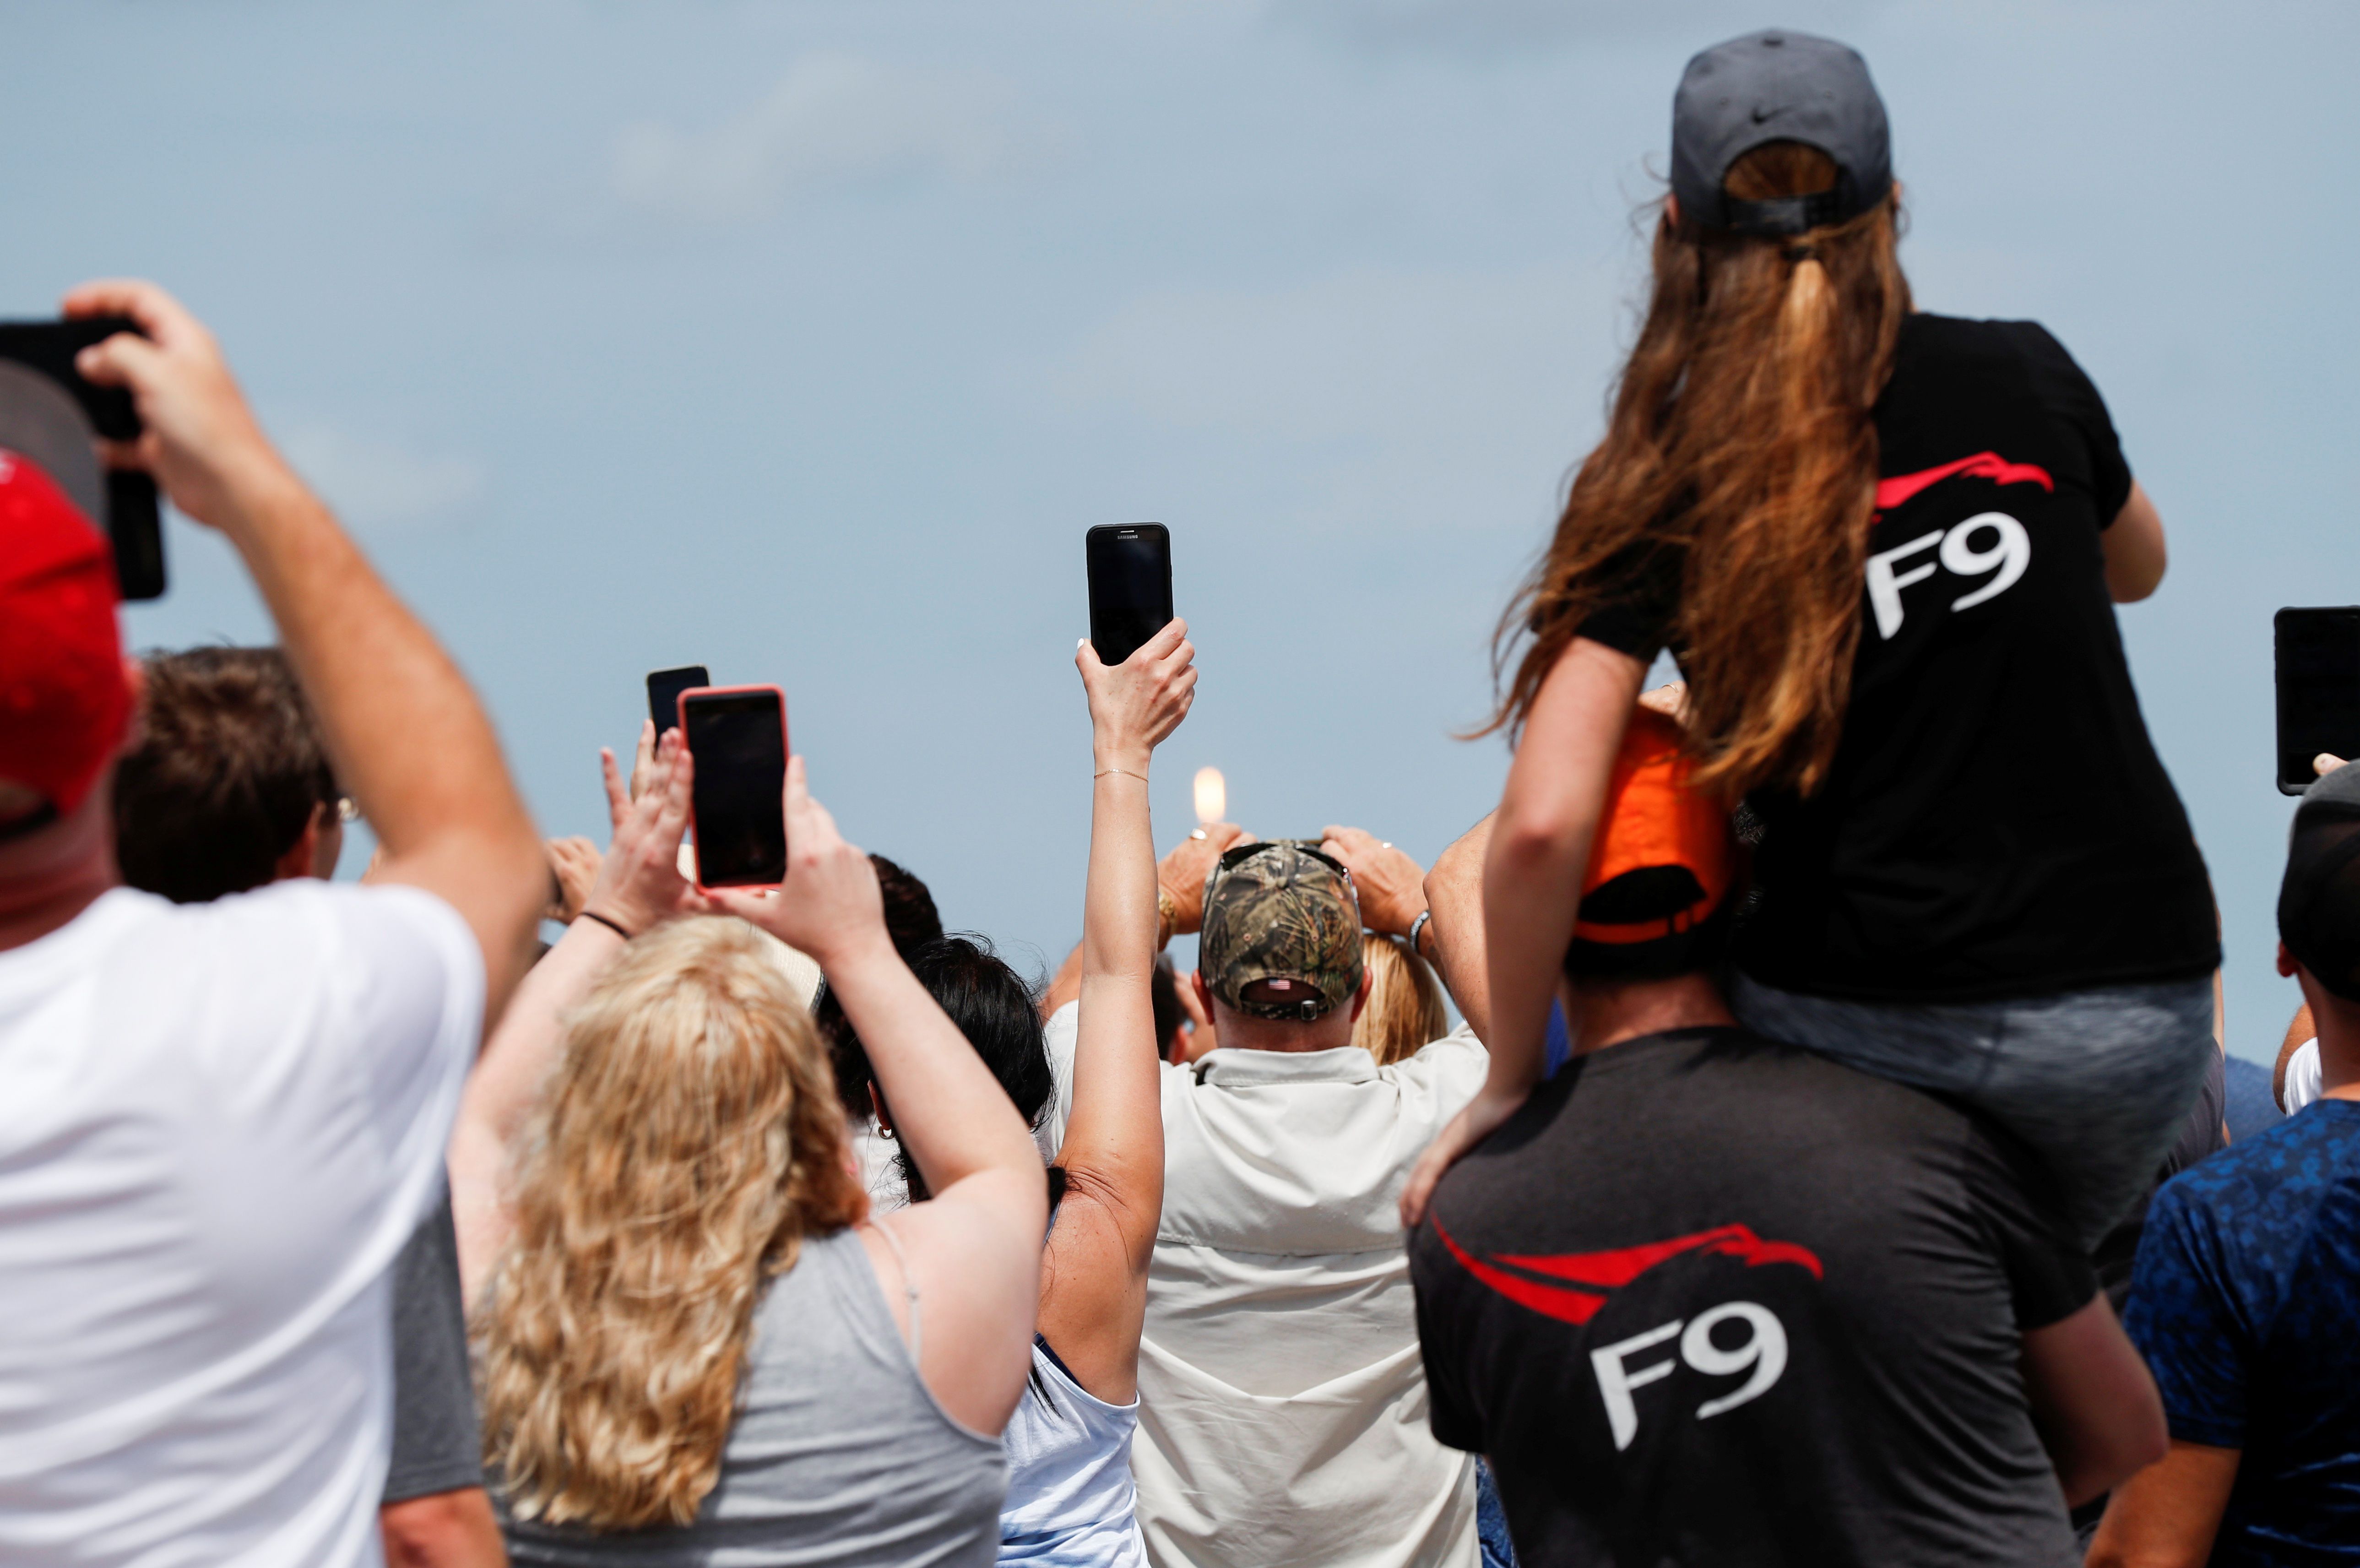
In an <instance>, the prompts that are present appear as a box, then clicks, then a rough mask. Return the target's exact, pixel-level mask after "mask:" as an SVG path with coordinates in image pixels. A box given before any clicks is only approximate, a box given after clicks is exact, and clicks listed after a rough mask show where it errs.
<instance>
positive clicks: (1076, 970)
mask: <svg viewBox="0 0 2360 1568" xmlns="http://www.w3.org/2000/svg"><path fill="white" fill-rule="evenodd" d="M1252 837H1253V835H1252V834H1251V833H1248V832H1246V830H1245V829H1243V828H1241V827H1240V826H1238V824H1237V823H1235V822H1207V824H1206V825H1205V826H1203V827H1201V828H1198V829H1197V830H1196V832H1194V833H1190V834H1189V835H1188V836H1187V837H1186V838H1184V839H1182V840H1181V841H1180V842H1179V843H1178V844H1175V845H1173V847H1172V853H1171V854H1169V855H1165V856H1164V858H1163V859H1162V860H1159V861H1157V862H1156V863H1155V883H1156V886H1157V887H1159V888H1161V889H1162V890H1163V892H1164V896H1165V897H1167V898H1170V899H1171V901H1172V929H1171V930H1170V931H1165V932H1164V944H1166V945H1168V944H1169V943H1170V942H1171V939H1172V938H1174V937H1175V936H1193V935H1195V934H1196V931H1197V930H1198V928H1200V927H1201V926H1203V925H1204V923H1205V874H1206V873H1207V872H1208V871H1210V870H1212V868H1213V862H1215V861H1216V860H1218V859H1219V858H1220V857H1221V852H1222V851H1223V850H1226V849H1228V848H1229V846H1230V845H1231V844H1237V843H1239V842H1240V841H1242V840H1250V839H1251V838H1252ZM1158 923H1159V925H1160V923H1161V921H1160V920H1159V922H1158ZM1181 990H1182V992H1183V993H1184V994H1185V992H1186V990H1187V987H1186V986H1185V985H1183V986H1182V987H1181ZM1081 994H1082V944H1081V943H1080V942H1076V943H1074V951H1073V952H1071V953H1067V954H1065V963H1063V964H1059V965H1057V973H1056V975H1055V977H1054V978H1053V979H1052V980H1051V981H1050V982H1049V988H1048V989H1047V990H1046V991H1043V993H1042V994H1041V1017H1042V1018H1044V1019H1046V1018H1054V1017H1055V1016H1056V1014H1057V1009H1058V1008H1060V1007H1064V1006H1065V1004H1066V1003H1068V1002H1070V1001H1072V1000H1074V999H1075V998H1076V996H1080V995H1081Z"/></svg>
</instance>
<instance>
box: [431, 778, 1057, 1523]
mask: <svg viewBox="0 0 2360 1568" xmlns="http://www.w3.org/2000/svg"><path fill="white" fill-rule="evenodd" d="M605 763H606V787H607V794H608V800H609V804H610V808H611V810H612V812H613V816H614V820H615V822H616V833H615V842H614V846H613V848H612V850H611V851H610V853H609V854H608V855H607V856H606V863H605V865H604V866H602V867H601V870H600V873H599V879H598V883H597V885H596V886H595V887H594V888H593V889H592V891H591V895H590V898H589V901H588V903H587V904H586V905H585V909H584V918H583V919H581V920H577V921H575V922H574V925H572V926H571V927H569V928H568V929H567V931H566V933H565V936H564V938H563V940H562V941H561V942H559V943H558V944H557V946H556V947H554V948H552V950H551V951H550V953H549V955H548V957H547V958H545V959H544V960H543V961H542V963H541V964H540V966H539V967H537V968H536V969H535V970H534V971H533V972H532V974H531V975H530V976H529V977H528V978H527V980H526V982H525V984H524V985H523V986H522V987H520V988H519V994H518V997H517V1000H516V1003H515V1005H514V1006H513V1007H511V1009H510V1011H509V1014H508V1018H507V1020H506V1021H505V1022H504V1023H503V1025H502V1027H501V1029H500V1030H499V1032H498V1033H497V1035H496V1036H495V1037H494V1039H493V1040H492V1042H491V1045H490V1046H489V1048H488V1049H487V1051H486V1056H485V1061H484V1063H483V1066H482V1068H481V1070H480V1071H479V1072H478V1073H477V1074H476V1076H475V1080H474V1081H473V1082H472V1083H471V1084H470V1086H469V1092H468V1095H467V1099H466V1103H465V1105H464V1106H463V1108H462V1112H461V1125H460V1129H459V1136H458V1137H457V1138H454V1140H453V1145H452V1150H451V1180H452V1185H453V1198H454V1201H455V1206H456V1207H457V1209H458V1211H459V1215H460V1221H461V1232H460V1269H461V1273H462V1277H463V1279H464V1288H465V1290H466V1291H467V1293H468V1296H469V1298H470V1300H471V1301H472V1303H473V1307H474V1317H475V1325H476V1327H475V1334H476V1342H477V1353H478V1356H479V1365H480V1366H481V1367H482V1369H483V1375H482V1381H481V1386H482V1395H483V1401H484V1427H485V1432H486V1453H487V1457H488V1458H489V1459H490V1460H492V1461H493V1462H494V1463H493V1467H494V1469H495V1471H496V1475H495V1477H494V1489H495V1497H496V1499H497V1501H498V1502H499V1503H500V1505H501V1507H502V1509H503V1513H504V1521H503V1522H504V1528H505V1530H506V1532H507V1535H508V1549H509V1552H510V1556H511V1559H512V1560H513V1561H514V1562H517V1563H565V1564H613V1563H659V1562H675V1561H680V1560H682V1559H683V1558H684V1557H690V1556H694V1557H697V1558H699V1559H700V1560H702V1559H703V1558H705V1557H707V1556H710V1555H713V1554H715V1553H717V1552H726V1553H727V1557H728V1560H729V1561H731V1562H733V1563H744V1564H756V1565H759V1564H766V1563H775V1564H782V1565H783V1564H788V1563H792V1564H796V1565H799V1568H801V1565H808V1564H814V1563H827V1564H856V1563H857V1564H879V1565H882V1564H887V1563H916V1562H923V1563H987V1562H989V1561H990V1559H991V1556H992V1553H993V1551H994V1547H995V1543H996V1541H997V1540H998V1526H999V1516H1000V1499H1001V1497H1002V1494H1003V1492H1004V1490H1005V1487H1006V1482H1007V1465H1006V1460H1005V1458H1004V1456H1003V1454H1002V1451H1001V1447H1000V1430H1001V1428H1002V1427H1003V1426H1005V1425H1006V1424H1007V1421H1008V1418H1009V1413H1010V1411H1011V1410H1013V1409H1014V1408H1015V1406H1016V1403H1017V1400H1018V1399H1019V1397H1020V1396H1022V1393H1023V1391H1024V1387H1025V1377H1026V1375H1027V1371H1028V1369H1029V1367H1030V1366H1031V1361H1032V1330H1033V1310H1034V1305H1035V1302H1036V1301H1037V1299H1038V1296H1039V1292H1040V1289H1041V1277H1040V1262H1041V1240H1042V1236H1043V1233H1044V1231H1045V1230H1046V1229H1047V1225H1048V1203H1047V1199H1046V1194H1045V1192H1044V1190H1043V1189H1044V1186H1045V1183H1044V1182H1043V1180H1042V1175H1041V1158H1040V1155H1039V1153H1038V1152H1037V1151H1036V1150H1035V1149H1034V1148H1033V1146H1032V1138H1031V1137H1030V1136H1029V1134H1028V1133H1027V1132H1026V1130H1025V1127H1024V1124H1023V1121H1022V1118H1020V1117H1019V1116H1017V1114H1016V1112H1015V1110H1014V1108H1013V1107H1011V1105H1009V1103H1008V1100H1007V1097H1006V1096H1005V1095H1003V1094H1000V1092H999V1089H998V1085H997V1084H996V1083H993V1081H992V1078H991V1075H990V1073H989V1071H988V1070H987V1069H986V1068H985V1067H984V1065H983V1063H982V1062H980V1061H979V1060H978V1058H977V1056H976V1053H975V1051H974V1050H973V1049H972V1048H971V1047H969V1046H968V1044H967V1041H966V1040H964V1039H963V1038H961V1037H960V1035H959V1032H958V1029H957V1028H956V1026H955V1025H953V1023H952V1022H951V1020H950V1019H949V1018H947V1017H945V1015H944V1013H943V1010H942V1009H941V1008H940V1007H937V1006H935V1004H934V1001H933V999H932V998H931V997H929V996H927V995H926V993H925V992H924V990H923V989H922V988H921V987H920V986H919V985H918V983H917V981H916V980H915V979H914V978H913V977H912V975H911V974H910V971H909V969H908V968H907V967H906V966H905V965H904V964H902V963H901V958H900V956H899V955H898V954H897V953H895V952H894V950H893V944H892V940H891V938H890V935H889V934H888V933H887V931H886V927H885V918H884V909H883V905H882V903H881V902H880V898H879V894H878V887H877V874H876V872H875V870H874V869H873V868H872V867H871V866H870V865H869V858H868V856H866V855H863V854H861V852H860V851H859V850H858V849H856V848H854V847H853V846H852V845H850V844H847V843H845V842H844V840H843V838H842V837H841V836H840V835H839V834H838V833H837V832H836V824H835V822H834V821H833V820H832V819H831V818H830V817H829V815H828V814H827V812H826V811H824V810H823V809H822V808H821V807H820V806H819V804H818V802H816V801H814V800H812V798H811V796H810V793H809V792H808V790H807V789H805V787H804V782H803V759H802V758H801V757H795V758H793V759H792V761H791V762H790V763H789V765H788V768H787V779H786V788H785V793H784V800H783V811H784V816H785V819H786V826H787V839H788V843H789V844H790V845H791V846H792V850H791V855H790V860H789V865H788V867H787V874H786V877H785V878H784V881H783V883H782V884H781V887H779V888H778V889H777V890H776V891H775V892H770V893H754V892H748V891H745V890H743V889H738V888H723V889H716V890H714V891H712V892H710V893H709V894H699V893H698V892H696V891H695V890H694V888H692V887H689V885H688V884H687V883H686V882H685V881H683V878H682V877H681V875H680V871H679V865H678V860H679V852H680V843H681V838H682V835H683V833H684V831H685V830H686V827H687V824H688V817H689V801H690V797H691V789H692V775H693V773H694V763H693V761H692V759H691V757H689V755H688V754H687V752H686V751H685V750H684V749H683V746H682V744H681V737H680V736H679V735H667V736H666V737H664V740H663V741H662V743H661V746H659V747H658V752H657V757H656V763H655V768H654V777H653V778H652V779H650V785H649V788H648V789H647V790H646V791H645V792H644V793H642V794H641V796H640V797H639V800H637V801H632V800H629V799H628V797H627V795H626V793H625V790H624V788H623V784H622V780H621V779H620V777H619V776H618V774H617V769H616V767H615V763H614V758H613V757H612V756H611V754H610V755H608V756H607V757H606V758H605ZM706 910H714V911H718V912H723V913H727V914H733V915H737V916H738V917H740V919H741V920H744V921H747V922H750V923H751V924H752V925H754V926H757V927H759V928H760V930H761V931H767V932H769V933H770V935H772V936H775V937H777V938H779V939H780V941H781V942H786V943H787V944H789V945H790V946H792V947H794V948H796V949H798V950H799V951H802V952H804V953H810V954H811V955H812V956H813V957H814V958H816V959H817V960H818V961H819V963H820V964H821V966H822V968H823V969H824V970H825V974H826V976H827V982H828V985H829V986H830V987H831V988H832V989H833V990H834V991H835V992H836V995H837V996H839V997H840V998H841V999H842V1001H843V1004H844V1009H845V1013H846V1015H847V1018H850V1019H851V1021H852V1022H853V1024H854V1025H855V1026H856V1027H857V1028H858V1029H859V1031H860V1037H861V1039H862V1040H863V1041H864V1042H865V1043H866V1044H867V1046H868V1048H869V1060H870V1062H871V1063H872V1065H873V1066H874V1068H875V1071H876V1073H877V1077H878V1081H879V1083H880V1084H881V1085H883V1087H884V1089H885V1091H886V1093H888V1094H890V1096H891V1097H892V1101H893V1106H894V1110H895V1113H896V1117H897V1130H898V1131H899V1133H900V1136H901V1138H902V1139H903V1140H904V1141H905V1142H907V1143H908V1144H909V1145H910V1147H911V1149H912V1152H913V1154H914V1155H915V1156H916V1159H917V1161H918V1163H919V1165H920V1167H921V1168H922V1169H923V1171H924V1173H925V1176H926V1180H927V1184H928V1187H929V1189H930V1190H931V1192H933V1194H934V1195H933V1196H932V1197H931V1198H930V1199H929V1200H927V1201H926V1202H923V1203H915V1204H912V1206H911V1207H910V1208H908V1209H906V1210H903V1211H901V1212H900V1213H898V1214H892V1215H890V1216H876V1217H871V1216H869V1214H868V1213H867V1209H868V1204H867V1201H866V1198H865V1197H864V1195H863V1194H862V1192H861V1191H860V1186H859V1182H858V1179H857V1178H856V1176H855V1175H854V1174H853V1171H852V1169H851V1165H850V1161H849V1158H848V1151H847V1134H846V1127H845V1121H844V1116H843V1114H842V1112H841V1110H840V1109H839V1108H838V1106H837V1105H836V1091H835V1085H834V1083H832V1081H831V1079H830V1077H829V1073H828V1069H827V1052H826V1048H825V1045H824V1044H823V1043H822V1042H821V1040H820V1039H819V1036H818V1032H817V1030H816V1029H814V1026H813V1023H812V1020H811V1017H810V1014H809V1013H808V1012H807V1011H806V1010H805V1009H804V1008H803V1007H802V1006H801V1005H800V1004H799V1003H798V1001H797V1000H796V998H795V996H794V995H793V993H792V991H791V990H790V988H789V986H788V984H787V980H786V976H785V975H784V973H783V972H782V971H781V968H780V966H779V965H778V964H777V963H776V961H775V960H774V959H773V958H772V957H771V956H770V954H769V953H766V952H765V951H764V947H765V945H766V944H764V943H762V942H760V940H759V937H758V935H757V934H756V933H755V932H754V931H748V930H747V929H746V926H745V925H743V924H740V923H739V922H738V921H737V920H714V919H709V918H702V917H703V912H704V911H706ZM626 932H628V933H629V936H628V941H627V940H626V936H625V934H624V933H626ZM511 1157H518V1158H519V1163H518V1164H517V1166H516V1168H515V1172H514V1176H513V1180H512V1182H511V1183H509V1184H508V1185H505V1186H504V1184H503V1182H502V1180H501V1178H502V1174H503V1171H504V1168H505V1167H506V1166H507V1164H508V1160H510V1159H511Z"/></svg>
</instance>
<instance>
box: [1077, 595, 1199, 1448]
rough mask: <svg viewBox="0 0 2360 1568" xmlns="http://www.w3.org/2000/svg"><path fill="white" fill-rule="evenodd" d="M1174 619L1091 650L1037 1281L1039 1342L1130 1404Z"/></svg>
mask: <svg viewBox="0 0 2360 1568" xmlns="http://www.w3.org/2000/svg"><path fill="white" fill-rule="evenodd" d="M1186 635H1187V626H1186V625H1185V623H1184V622H1181V621H1176V620H1175V621H1173V622H1172V623H1170V624H1169V625H1167V626H1165V627H1164V629H1163V630H1162V631H1160V632H1158V633H1156V635H1155V636H1154V637H1151V638H1149V639H1148V640H1147V642H1146V643H1145V644H1144V645H1142V647H1141V648H1139V649H1138V650H1137V651H1136V652H1134V653H1132V655H1131V657H1130V658H1129V659H1125V660H1124V661H1123V662H1122V663H1121V664H1119V665H1117V666H1115V667H1113V668H1112V669H1109V668H1108V667H1107V666H1106V665H1104V664H1101V663H1100V662H1098V652H1097V650H1096V649H1094V648H1091V647H1090V646H1089V645H1088V644H1087V643H1084V644H1083V645H1082V646H1081V648H1078V649H1077V650H1076V652H1075V655H1074V663H1075V665H1076V667H1077V668H1079V669H1080V670H1081V672H1082V687H1083V690H1084V691H1087V693H1088V694H1089V702H1090V751H1091V757H1092V762H1091V771H1092V772H1094V773H1096V774H1097V775H1098V777H1097V778H1096V779H1094V780H1093V781H1092V784H1091V788H1090V868H1089V883H1088V886H1087V887H1086V888H1085V890H1084V892H1083V895H1082V964H1081V977H1080V999H1081V1013H1080V1016H1079V1018H1077V1020H1076V1035H1075V1043H1074V1108H1073V1112H1072V1114H1071V1115H1070V1116H1068V1117H1067V1118H1066V1121H1065V1144H1064V1147H1063V1148H1061V1149H1059V1150H1058V1153H1057V1164H1058V1165H1059V1166H1060V1167H1061V1168H1063V1170H1064V1171H1065V1200H1064V1202H1063V1203H1061V1204H1060V1205H1059V1207H1058V1211H1057V1216H1056V1223H1055V1225H1054V1228H1053V1229H1052V1230H1051V1231H1050V1233H1049V1246H1048V1252H1047V1255H1046V1257H1045V1258H1044V1259H1043V1265H1042V1274H1041V1333H1042V1334H1043V1337H1044V1338H1046V1339H1047V1340H1048V1342H1049V1344H1050V1345H1051V1346H1053V1347H1054V1349H1055V1350H1056V1352H1057V1355H1058V1356H1059V1357H1060V1358H1061V1359H1062V1360H1063V1361H1064V1362H1065V1366H1066V1367H1067V1368H1068V1369H1069V1370H1070V1371H1071V1372H1072V1373H1073V1374H1074V1377H1075V1379H1076V1381H1078V1382H1079V1383H1080V1384H1081V1385H1082V1387H1083V1388H1087V1389H1088V1390H1089V1391H1090V1393H1091V1394H1093V1395H1094V1396H1096V1397H1097V1398H1098V1399H1104V1400H1105V1401H1107V1403H1109V1404H1113V1405H1121V1404H1128V1403H1130V1402H1131V1397H1132V1396H1133V1395H1134V1394H1135V1393H1137V1392H1138V1388H1139V1331H1140V1325H1141V1323H1142V1322H1143V1321H1144V1319H1145V1316H1146V1312H1147V1266H1148V1263H1149V1261H1150V1260H1151V1259H1152V1258H1153V1257H1154V1255H1155V1227H1156V1222H1157V1220H1158V1219H1159V1218H1160V1217H1161V1216H1162V1214H1163V1210H1164V1104H1163V1080H1162V1073H1161V1072H1160V1069H1159V1064H1158V1061H1157V1053H1156V1047H1157V1044H1158V1042H1157V1040H1156V1038H1155V1006H1154V1003H1153V999H1152V996H1151V993H1150V991H1149V983H1150V981H1151V979H1152V978H1153V975H1154V972H1155V953H1156V945H1157V944H1156V927H1157V924H1158V920H1157V918H1156V898H1155V890H1156V864H1155V836H1154V832H1153V827H1152V825H1151V824H1150V822H1149V821H1148V812H1147V771H1148V761H1149V758H1150V757H1153V754H1154V751H1155V747H1156V746H1157V745H1158V744H1159V743H1160V742H1162V741H1163V739H1164V736H1166V735H1170V734H1171V733H1172V732H1173V730H1174V729H1175V728H1176V727H1177V726H1178V724H1179V723H1180V721H1181V720H1182V719H1183V718H1185V717H1186V716H1187V713H1188V706H1189V704H1190V703H1191V702H1193V701H1194V700H1195V695H1196V668H1195V665H1194V663H1193V660H1194V659H1195V658H1196V649H1195V648H1192V647H1191V646H1190V645H1189V643H1188V642H1187V640H1186Z"/></svg>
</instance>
